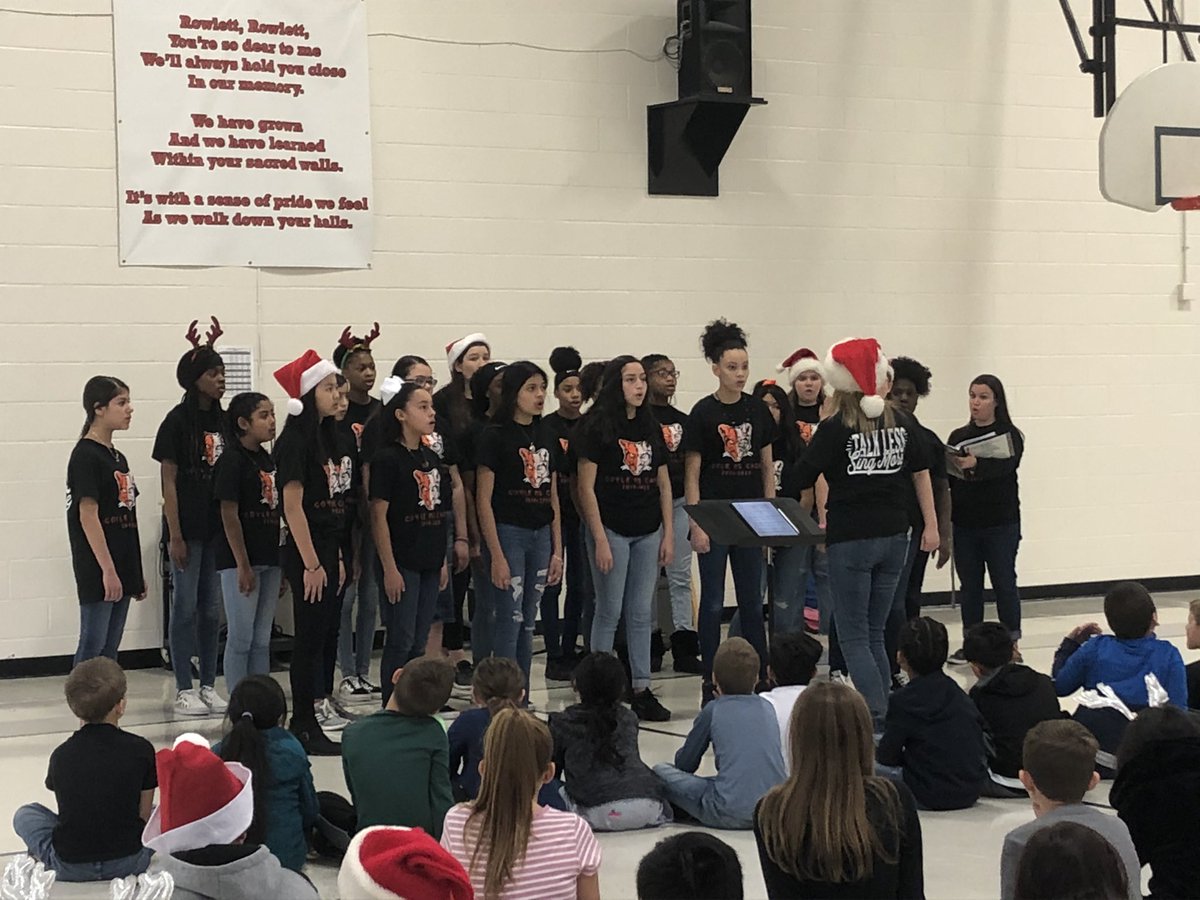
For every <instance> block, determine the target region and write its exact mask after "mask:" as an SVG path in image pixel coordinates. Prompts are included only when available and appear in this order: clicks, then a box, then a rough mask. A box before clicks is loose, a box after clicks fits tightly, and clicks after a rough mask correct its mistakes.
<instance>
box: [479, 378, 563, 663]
mask: <svg viewBox="0 0 1200 900" xmlns="http://www.w3.org/2000/svg"><path fill="white" fill-rule="evenodd" d="M546 384H547V382H546V373H545V372H544V371H542V369H541V367H540V366H538V365H537V364H535V363H532V362H529V361H523V362H517V363H513V364H512V365H511V366H508V367H506V368H505V369H504V370H503V373H502V374H501V376H500V402H499V403H498V404H497V407H496V411H495V415H494V416H493V420H492V423H491V424H490V425H489V426H488V427H487V428H485V429H484V431H483V434H482V435H481V437H480V441H479V451H478V454H477V458H476V461H477V463H478V470H477V472H476V480H477V485H478V489H479V490H478V497H477V500H478V512H479V526H480V530H481V531H482V532H483V539H484V544H485V546H486V556H485V563H486V565H487V568H488V570H489V573H490V575H491V583H492V587H493V588H494V590H492V591H489V592H488V593H489V595H490V597H489V599H490V601H491V603H492V605H493V612H494V617H495V627H494V630H493V637H492V640H493V645H492V652H493V653H494V654H495V655H496V656H506V657H508V658H510V659H515V660H516V661H517V665H519V666H520V667H521V670H522V671H523V672H524V673H525V681H526V684H528V682H529V667H530V662H531V661H532V658H533V625H534V619H535V618H536V616H537V608H538V603H539V601H540V600H541V597H542V593H543V592H544V591H545V590H546V585H547V584H553V583H554V582H557V581H558V580H559V578H561V577H562V561H563V560H562V535H561V533H560V530H559V511H558V490H557V485H556V481H555V473H554V455H553V453H552V452H551V447H550V437H549V434H548V432H547V431H546V429H545V427H544V426H543V425H542V422H541V415H542V407H543V406H544V405H545V403H546ZM476 602H477V603H478V602H479V598H477V600H476Z"/></svg>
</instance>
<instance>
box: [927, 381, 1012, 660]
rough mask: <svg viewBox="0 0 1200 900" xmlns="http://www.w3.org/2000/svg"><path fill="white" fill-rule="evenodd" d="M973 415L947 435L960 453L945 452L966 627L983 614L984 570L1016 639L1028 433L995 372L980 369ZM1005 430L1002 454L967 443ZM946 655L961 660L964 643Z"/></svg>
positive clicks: (972, 393)
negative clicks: (983, 452)
mask: <svg viewBox="0 0 1200 900" xmlns="http://www.w3.org/2000/svg"><path fill="white" fill-rule="evenodd" d="M968 399H969V403H970V411H971V421H970V422H968V423H967V424H966V425H963V426H962V427H961V428H956V429H954V431H952V432H950V437H949V438H947V439H946V443H947V444H949V445H951V446H953V447H960V446H963V445H964V444H965V445H966V448H965V449H964V451H963V452H962V454H961V455H954V454H949V455H947V457H946V459H947V462H949V463H950V464H951V466H950V469H949V472H950V475H951V476H953V477H951V478H950V507H951V518H952V520H953V525H954V529H953V541H954V544H953V546H954V568H955V569H956V570H957V571H958V579H959V582H960V584H961V585H962V624H963V633H964V634H965V633H966V630H967V629H968V628H970V627H971V626H972V625H977V624H978V623H980V622H982V621H983V573H984V570H985V569H986V570H987V574H988V578H989V579H990V580H991V582H992V590H994V591H995V593H996V613H997V616H998V618H999V619H1000V621H1001V622H1003V623H1004V625H1005V626H1006V627H1007V628H1008V631H1009V633H1010V634H1011V635H1012V636H1013V640H1020V639H1021V594H1020V591H1019V590H1018V588H1017V549H1018V548H1019V547H1020V546H1021V496H1020V491H1019V489H1018V486H1017V469H1018V468H1019V467H1020V465H1021V457H1022V456H1024V454H1025V435H1024V434H1022V432H1021V429H1019V428H1017V427H1016V426H1015V425H1014V424H1013V421H1012V417H1011V416H1010V415H1009V412H1008V397H1007V395H1006V394H1005V393H1004V385H1003V384H1002V383H1001V381H1000V379H999V378H997V377H996V376H995V375H980V376H979V377H978V378H975V379H974V380H973V381H972V382H971V386H970V388H969V390H968ZM993 436H994V437H998V438H1001V439H1003V438H1005V437H1007V439H1008V441H1009V442H1010V443H1011V447H1012V452H1011V455H1009V456H1008V457H1007V458H1003V459H998V458H990V457H977V456H975V455H974V454H973V453H972V452H971V450H970V445H971V444H972V443H974V442H978V441H982V440H987V439H988V438H989V437H993ZM950 662H952V663H954V664H956V665H964V664H965V663H966V658H965V657H964V656H963V652H962V650H961V649H959V650H957V651H955V652H954V653H953V654H952V655H951V657H950Z"/></svg>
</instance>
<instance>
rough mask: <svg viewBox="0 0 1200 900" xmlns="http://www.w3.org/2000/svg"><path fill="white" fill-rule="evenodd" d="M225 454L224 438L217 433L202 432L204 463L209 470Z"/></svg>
mask: <svg viewBox="0 0 1200 900" xmlns="http://www.w3.org/2000/svg"><path fill="white" fill-rule="evenodd" d="M224 452H225V436H224V435H223V434H221V432H219V431H206V432H204V461H205V462H206V463H207V464H208V467H209V468H210V469H211V468H212V467H213V466H215V465H216V464H217V460H218V459H220V458H221V454H222V453H224Z"/></svg>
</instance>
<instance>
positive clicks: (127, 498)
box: [113, 470, 137, 510]
mask: <svg viewBox="0 0 1200 900" xmlns="http://www.w3.org/2000/svg"><path fill="white" fill-rule="evenodd" d="M113 478H114V479H116V482H117V506H119V507H121V509H129V510H134V509H137V484H136V483H135V482H134V480H133V473H132V472H121V471H119V470H117V471H114V472H113Z"/></svg>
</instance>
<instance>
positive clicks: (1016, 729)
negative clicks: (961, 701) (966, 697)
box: [971, 663, 1063, 778]
mask: <svg viewBox="0 0 1200 900" xmlns="http://www.w3.org/2000/svg"><path fill="white" fill-rule="evenodd" d="M971 699H972V700H974V701H975V706H977V707H978V708H979V712H980V713H982V714H983V720H984V723H985V725H986V726H987V729H988V731H989V732H990V733H991V735H992V743H993V754H992V757H991V759H990V760H989V762H990V763H991V767H992V771H993V772H995V773H996V774H997V775H1004V776H1006V777H1008V778H1016V777H1017V773H1018V772H1019V771H1020V770H1021V745H1022V744H1024V743H1025V734H1026V732H1028V731H1029V729H1030V728H1032V727H1033V726H1034V725H1036V724H1037V723H1038V722H1044V721H1046V720H1047V719H1058V718H1061V717H1062V714H1063V712H1062V708H1061V707H1060V706H1059V705H1058V695H1057V694H1056V693H1055V692H1054V682H1053V681H1052V680H1051V678H1050V676H1049V675H1043V674H1042V673H1041V672H1035V671H1034V670H1033V669H1031V668H1029V666H1022V665H1020V664H1018V663H1009V664H1008V665H1005V666H1001V667H1000V668H999V669H997V670H996V671H995V672H994V673H992V677H991V678H987V679H984V680H981V681H980V682H979V683H978V684H976V685H975V686H974V687H972V688H971Z"/></svg>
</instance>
